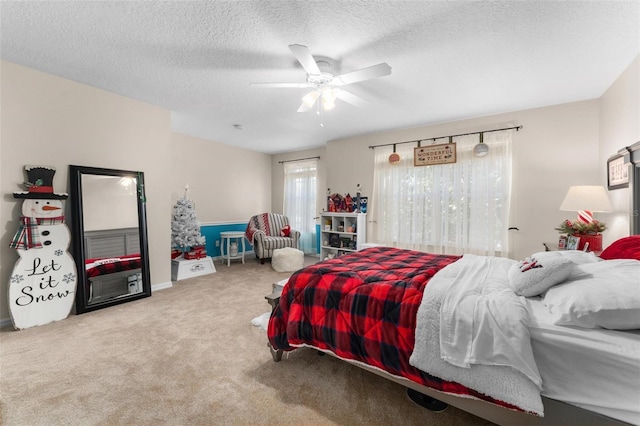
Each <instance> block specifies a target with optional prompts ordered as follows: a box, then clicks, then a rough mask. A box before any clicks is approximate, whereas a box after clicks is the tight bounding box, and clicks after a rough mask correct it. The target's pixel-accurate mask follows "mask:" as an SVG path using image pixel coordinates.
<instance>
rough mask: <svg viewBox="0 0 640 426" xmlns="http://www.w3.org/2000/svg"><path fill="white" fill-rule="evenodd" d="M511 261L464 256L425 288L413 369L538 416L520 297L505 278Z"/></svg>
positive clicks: (535, 378) (537, 393) (539, 408)
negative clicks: (455, 383) (458, 384)
mask: <svg viewBox="0 0 640 426" xmlns="http://www.w3.org/2000/svg"><path fill="white" fill-rule="evenodd" d="M514 263H516V261H515V260H511V259H505V258H497V257H486V256H475V255H464V256H463V257H462V258H461V259H460V260H458V261H457V262H455V263H453V264H451V265H449V266H447V267H446V268H444V269H443V270H441V271H440V272H438V273H437V274H436V275H435V276H434V277H433V278H432V279H431V280H430V281H429V283H428V284H427V286H426V287H425V291H424V296H423V298H422V303H421V305H420V307H419V309H418V316H417V324H416V336H415V337H416V341H415V347H414V351H413V353H412V355H411V358H410V360H409V362H410V364H411V365H413V366H414V367H416V368H418V369H420V370H422V371H425V372H427V373H429V374H431V375H433V376H436V377H439V378H441V379H444V380H448V381H453V382H457V383H460V384H462V385H464V386H466V387H468V388H470V389H473V390H476V391H478V392H480V393H482V394H484V395H487V396H490V397H492V398H495V399H498V400H500V401H503V402H507V403H509V404H513V405H515V406H517V407H519V408H521V409H523V410H525V411H528V412H531V413H534V414H538V415H540V416H542V415H543V412H544V408H543V406H542V399H541V397H540V389H541V384H542V379H541V378H540V373H539V372H538V368H537V366H536V364H535V360H534V358H533V352H532V350H531V342H530V337H529V315H528V312H527V308H526V303H525V299H524V297H520V296H517V295H516V294H515V293H513V290H512V289H511V287H510V285H509V281H508V276H507V272H508V270H509V268H510V267H511V265H513V264H514Z"/></svg>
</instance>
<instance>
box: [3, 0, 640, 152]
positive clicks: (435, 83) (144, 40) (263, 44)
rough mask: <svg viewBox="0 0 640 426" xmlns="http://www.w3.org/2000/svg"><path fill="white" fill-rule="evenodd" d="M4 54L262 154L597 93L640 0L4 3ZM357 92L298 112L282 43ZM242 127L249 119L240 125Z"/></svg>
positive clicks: (637, 47)
mask: <svg viewBox="0 0 640 426" xmlns="http://www.w3.org/2000/svg"><path fill="white" fill-rule="evenodd" d="M0 14H1V19H2V21H1V25H2V26H1V27H0V31H1V40H0V41H1V45H0V47H1V50H0V55H1V57H2V59H3V60H7V61H10V62H14V63H18V64H22V65H25V66H28V67H31V68H35V69H38V70H42V71H45V72H47V73H51V74H55V75H59V76H61V77H64V78H67V79H71V80H74V81H78V82H81V83H84V84H88V85H91V86H94V87H98V88H101V89H105V90H108V91H110V92H114V93H118V94H121V95H124V96H127V97H130V98H134V99H139V100H141V101H144V102H147V103H151V104H155V105H159V106H161V107H164V108H166V109H169V110H171V111H172V128H173V129H174V130H175V131H177V132H181V133H185V134H190V135H194V136H199V137H202V138H206V139H210V140H215V141H217V142H222V143H226V144H230V145H235V146H239V147H244V148H247V149H252V150H256V151H261V152H266V153H278V152H286V151H293V150H298V149H304V148H311V147H318V146H323V145H324V144H325V143H326V142H327V141H329V140H332V139H336V138H341V137H347V136H353V135H358V134H363V133H370V132H376V131H382V130H391V129H396V128H403V127H412V126H418V125H424V124H432V123H438V122H445V121H452V120H459V119H464V118H470V117H477V116H482V115H489V114H495V113H501V112H508V111H515V110H520V109H527V108H534V107H540V106H546V105H553V104H559V103H565V102H572V101H578V100H584V99H592V98H597V97H599V96H601V95H602V93H603V92H604V91H605V90H606V89H607V88H608V87H609V85H610V84H611V83H612V82H613V81H614V80H615V79H616V78H617V77H618V76H619V75H620V74H621V73H622V71H624V69H625V68H626V67H627V66H628V65H629V64H630V63H631V61H632V60H633V59H634V58H635V56H636V55H638V53H640V1H638V0H634V1H566V2H564V1H563V2H560V1H492V2H485V1H474V2H463V1H450V2H440V1H286V0H283V1H189V2H182V1H162V2H159V1H112V2H103V1H71V2H64V1H43V2H40V1H29V2H27V1H18V2H10V1H2V2H1V3H0ZM294 43H297V44H303V45H306V46H308V47H309V49H310V50H311V52H312V53H313V54H314V55H316V56H322V57H323V58H325V59H329V62H330V63H331V64H332V72H333V73H340V72H349V71H353V70H356V69H359V68H363V67H367V66H371V65H375V64H378V63H380V62H386V63H388V64H389V65H390V66H391V67H392V69H393V71H392V74H391V75H390V76H386V77H382V78H379V79H375V80H370V81H366V82H361V83H356V84H353V85H349V86H347V88H348V89H349V90H350V91H351V92H352V93H354V94H357V95H359V96H360V97H362V98H364V99H366V100H367V101H368V102H367V104H366V105H365V106H362V107H354V106H352V105H350V104H346V103H344V102H341V101H340V100H338V101H337V102H336V108H335V109H333V110H331V111H328V112H326V113H325V114H324V117H323V123H324V127H321V126H320V118H319V117H318V115H316V114H315V112H314V111H310V112H305V113H298V112H296V110H297V109H298V107H299V105H300V103H301V99H302V97H303V95H304V94H305V93H307V92H308V89H292V88H281V89H265V88H256V87H250V85H249V83H251V82H304V81H305V77H306V74H305V72H304V70H303V69H302V68H301V67H300V65H299V64H298V63H297V61H296V60H295V58H294V56H293V54H292V53H291V51H290V50H289V48H288V47H287V46H288V45H289V44H294ZM235 124H240V125H242V129H241V130H239V129H236V128H235V127H234V125H235Z"/></svg>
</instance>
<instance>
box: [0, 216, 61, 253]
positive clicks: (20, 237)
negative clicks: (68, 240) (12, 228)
mask: <svg viewBox="0 0 640 426" xmlns="http://www.w3.org/2000/svg"><path fill="white" fill-rule="evenodd" d="M62 223H64V216H56V217H46V218H40V217H26V216H21V217H20V227H19V228H18V231H17V232H16V235H14V237H13V240H11V244H9V247H11V248H15V249H23V250H29V249H30V248H41V247H42V243H41V242H40V233H39V232H38V225H59V224H62Z"/></svg>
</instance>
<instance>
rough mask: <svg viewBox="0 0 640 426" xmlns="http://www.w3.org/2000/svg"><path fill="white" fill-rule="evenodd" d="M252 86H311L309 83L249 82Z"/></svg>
mask: <svg viewBox="0 0 640 426" xmlns="http://www.w3.org/2000/svg"><path fill="white" fill-rule="evenodd" d="M249 85H250V86H256V87H266V88H269V87H293V88H306V87H309V83H249Z"/></svg>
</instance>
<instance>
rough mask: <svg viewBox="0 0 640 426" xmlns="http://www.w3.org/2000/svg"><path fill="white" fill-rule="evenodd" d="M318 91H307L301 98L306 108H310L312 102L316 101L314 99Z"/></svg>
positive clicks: (316, 97)
mask: <svg viewBox="0 0 640 426" xmlns="http://www.w3.org/2000/svg"><path fill="white" fill-rule="evenodd" d="M318 95H319V94H318V92H316V91H313V92H309V93H307V94H306V95H304V97H303V98H302V103H303V104H304V105H306V106H307V108H311V107H312V106H313V104H315V103H316V99H318Z"/></svg>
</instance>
